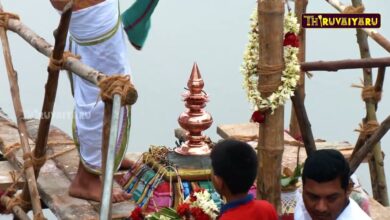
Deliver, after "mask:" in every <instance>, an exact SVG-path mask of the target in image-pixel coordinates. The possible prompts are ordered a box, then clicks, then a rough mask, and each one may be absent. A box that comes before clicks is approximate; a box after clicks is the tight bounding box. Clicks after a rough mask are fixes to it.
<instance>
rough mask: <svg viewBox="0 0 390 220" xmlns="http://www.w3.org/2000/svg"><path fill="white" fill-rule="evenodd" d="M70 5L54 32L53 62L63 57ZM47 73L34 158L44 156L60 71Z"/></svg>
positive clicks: (50, 68)
mask: <svg viewBox="0 0 390 220" xmlns="http://www.w3.org/2000/svg"><path fill="white" fill-rule="evenodd" d="M72 5H73V1H71V2H70V3H69V4H67V5H66V6H65V8H64V11H63V13H62V15H61V20H60V23H59V25H58V29H57V30H58V31H57V32H56V33H57V34H56V36H55V44H54V50H53V54H52V59H54V60H61V59H62V57H63V53H64V48H65V43H66V36H67V34H68V28H69V23H70V18H71V16H72ZM47 72H48V78H47V82H46V86H45V96H44V100H43V105H42V116H41V119H40V122H39V128H38V136H37V140H36V147H35V150H34V157H36V158H40V157H42V156H44V155H45V154H46V145H47V137H48V134H49V128H50V123H51V118H52V113H53V108H54V103H55V99H56V94H57V87H58V77H59V72H60V69H58V68H56V67H53V66H51V65H49V66H48V68H47ZM39 169H40V167H36V170H38V172H37V176H38V173H39Z"/></svg>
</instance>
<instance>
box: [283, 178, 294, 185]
mask: <svg viewBox="0 0 390 220" xmlns="http://www.w3.org/2000/svg"><path fill="white" fill-rule="evenodd" d="M292 179H293V178H292V177H283V178H282V179H281V180H280V184H281V185H282V187H286V186H288V185H290V182H291V180H292Z"/></svg>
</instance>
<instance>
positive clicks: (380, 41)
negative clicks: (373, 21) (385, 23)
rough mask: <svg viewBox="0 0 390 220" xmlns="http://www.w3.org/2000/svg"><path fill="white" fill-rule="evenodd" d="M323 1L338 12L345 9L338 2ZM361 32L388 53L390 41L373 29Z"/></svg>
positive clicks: (334, 0)
mask: <svg viewBox="0 0 390 220" xmlns="http://www.w3.org/2000/svg"><path fill="white" fill-rule="evenodd" d="M325 1H327V2H328V3H329V4H330V5H332V6H333V7H334V8H335V9H336V10H338V11H339V12H343V11H344V10H345V8H346V6H345V5H343V4H342V3H341V2H340V1H338V0H325ZM361 30H362V31H364V32H365V33H366V34H367V35H368V36H370V37H371V38H372V39H373V40H374V41H376V42H377V43H378V44H379V45H381V46H382V47H383V48H384V49H385V50H387V52H389V53H390V41H388V40H387V39H386V38H385V37H383V36H382V35H381V34H380V33H378V32H377V31H376V30H374V29H369V28H361Z"/></svg>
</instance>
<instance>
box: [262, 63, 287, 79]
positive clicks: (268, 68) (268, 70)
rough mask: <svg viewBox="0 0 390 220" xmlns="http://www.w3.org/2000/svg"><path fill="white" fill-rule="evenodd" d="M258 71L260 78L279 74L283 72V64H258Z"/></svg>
mask: <svg viewBox="0 0 390 220" xmlns="http://www.w3.org/2000/svg"><path fill="white" fill-rule="evenodd" d="M258 70H259V75H260V76H270V75H275V74H280V73H281V72H282V71H283V70H284V63H283V64H279V65H268V64H259V67H258Z"/></svg>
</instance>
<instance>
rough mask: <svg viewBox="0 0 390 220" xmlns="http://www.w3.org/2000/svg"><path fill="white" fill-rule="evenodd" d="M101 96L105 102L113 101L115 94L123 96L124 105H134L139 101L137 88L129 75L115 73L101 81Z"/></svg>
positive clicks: (122, 102)
mask: <svg viewBox="0 0 390 220" xmlns="http://www.w3.org/2000/svg"><path fill="white" fill-rule="evenodd" d="M99 88H100V97H101V98H102V100H103V101H104V102H107V103H112V98H113V96H114V94H119V95H120V96H121V104H122V105H132V104H134V103H135V102H136V101H137V98H138V94H137V90H136V89H135V88H134V86H133V85H132V84H131V83H130V76H129V75H113V76H108V77H106V78H104V79H102V80H101V81H100V82H99Z"/></svg>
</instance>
